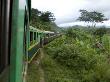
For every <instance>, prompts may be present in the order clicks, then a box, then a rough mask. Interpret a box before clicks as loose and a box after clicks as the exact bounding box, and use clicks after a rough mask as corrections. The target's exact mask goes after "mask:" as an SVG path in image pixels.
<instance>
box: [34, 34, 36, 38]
mask: <svg viewBox="0 0 110 82" xmlns="http://www.w3.org/2000/svg"><path fill="white" fill-rule="evenodd" d="M34 40H36V32H34Z"/></svg>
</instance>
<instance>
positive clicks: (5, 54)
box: [0, 0, 56, 82]
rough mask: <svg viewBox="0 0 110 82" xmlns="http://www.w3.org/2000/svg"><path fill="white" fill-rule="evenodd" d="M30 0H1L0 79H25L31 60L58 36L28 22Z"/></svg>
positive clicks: (18, 81) (20, 81)
mask: <svg viewBox="0 0 110 82" xmlns="http://www.w3.org/2000/svg"><path fill="white" fill-rule="evenodd" d="M30 13H31V0H1V1H0V18H1V19H0V27H1V28H0V82H26V74H27V69H28V63H30V62H31V61H32V59H33V58H34V57H35V56H36V53H37V52H38V50H39V49H40V48H41V47H42V46H43V45H45V44H47V43H48V42H50V41H52V40H53V39H54V38H56V36H55V33H54V32H50V31H44V30H39V29H36V28H34V27H32V26H29V21H30Z"/></svg>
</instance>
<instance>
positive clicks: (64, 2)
mask: <svg viewBox="0 0 110 82" xmlns="http://www.w3.org/2000/svg"><path fill="white" fill-rule="evenodd" d="M32 7H33V8H37V9H39V10H41V11H51V12H52V13H54V15H55V17H56V21H55V22H56V23H57V24H58V25H61V24H64V23H65V24H69V23H72V22H76V19H77V18H78V17H79V15H80V13H79V10H80V9H86V10H89V11H93V10H95V11H99V12H102V13H104V14H105V16H106V17H107V18H110V0H32Z"/></svg>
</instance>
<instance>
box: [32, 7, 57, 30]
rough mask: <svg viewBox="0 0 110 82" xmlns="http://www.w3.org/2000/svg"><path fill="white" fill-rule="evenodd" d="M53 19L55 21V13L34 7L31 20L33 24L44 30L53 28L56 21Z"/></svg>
mask: <svg viewBox="0 0 110 82" xmlns="http://www.w3.org/2000/svg"><path fill="white" fill-rule="evenodd" d="M53 21H55V17H54V15H53V13H51V12H49V11H46V12H42V11H39V10H38V9H34V8H32V10H31V22H30V25H31V26H33V27H35V28H38V29H42V30H51V29H52V27H51V24H52V23H54V22H53Z"/></svg>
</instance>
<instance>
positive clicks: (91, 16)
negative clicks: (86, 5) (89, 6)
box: [77, 10, 108, 27]
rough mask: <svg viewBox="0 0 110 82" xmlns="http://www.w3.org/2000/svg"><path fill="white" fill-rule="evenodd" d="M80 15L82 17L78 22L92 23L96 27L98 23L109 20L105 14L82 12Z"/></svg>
mask: <svg viewBox="0 0 110 82" xmlns="http://www.w3.org/2000/svg"><path fill="white" fill-rule="evenodd" d="M80 13H81V16H80V17H79V18H78V19H77V20H79V21H84V22H88V23H89V22H92V23H93V26H94V27H95V26H96V23H99V22H101V23H103V21H106V20H108V19H107V18H105V16H104V14H102V13H100V12H97V11H93V12H89V11H87V10H80Z"/></svg>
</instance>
